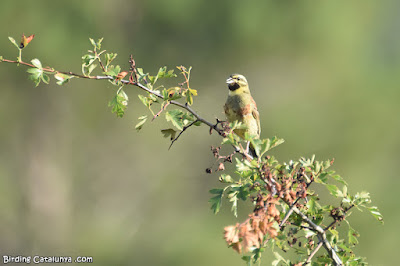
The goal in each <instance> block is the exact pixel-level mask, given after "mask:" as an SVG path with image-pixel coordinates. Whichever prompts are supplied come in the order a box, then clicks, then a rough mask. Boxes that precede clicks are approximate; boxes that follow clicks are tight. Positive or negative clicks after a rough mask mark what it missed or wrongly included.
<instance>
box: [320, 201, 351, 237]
mask: <svg viewBox="0 0 400 266" xmlns="http://www.w3.org/2000/svg"><path fill="white" fill-rule="evenodd" d="M353 207H354V204H353V205H351V206H350V207H348V208H347V209H346V210H345V211H344V215H343V216H346V214H347V212H348V211H350V209H351V208H353ZM338 221H339V220H333V221H332V222H331V223H330V224H329V225H328V226H327V227H325V229H324V231H328V230H329V229H330V228H332V226H334V225H335V224H336V223H337V222H338Z"/></svg>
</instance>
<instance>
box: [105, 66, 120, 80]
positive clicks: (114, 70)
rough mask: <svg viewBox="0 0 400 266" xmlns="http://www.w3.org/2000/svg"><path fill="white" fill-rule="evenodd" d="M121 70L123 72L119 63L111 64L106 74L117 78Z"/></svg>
mask: <svg viewBox="0 0 400 266" xmlns="http://www.w3.org/2000/svg"><path fill="white" fill-rule="evenodd" d="M119 72H121V67H120V66H118V65H117V66H110V67H109V69H108V70H107V72H106V73H105V74H106V75H107V76H112V77H114V78H115V77H116V76H117V75H118V74H119Z"/></svg>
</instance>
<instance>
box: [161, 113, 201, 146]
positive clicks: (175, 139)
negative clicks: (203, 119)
mask: <svg viewBox="0 0 400 266" xmlns="http://www.w3.org/2000/svg"><path fill="white" fill-rule="evenodd" d="M197 122H198V120H195V121H193V122H192V123H190V124H189V125H187V126H184V127H183V129H182V130H181V132H179V134H178V136H177V137H176V138H174V139H173V140H172V142H171V145H169V148H168V150H169V149H171V147H172V145H173V144H174V142H175V141H177V140H178V139H179V137H180V136H181V135H182V133H183V132H184V131H185V130H186V129H188V128H189V127H191V126H193V125H194V124H195V123H197Z"/></svg>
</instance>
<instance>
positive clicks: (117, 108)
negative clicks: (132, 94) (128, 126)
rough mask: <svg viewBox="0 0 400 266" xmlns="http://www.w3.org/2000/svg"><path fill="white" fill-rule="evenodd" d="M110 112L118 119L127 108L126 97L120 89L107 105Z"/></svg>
mask: <svg viewBox="0 0 400 266" xmlns="http://www.w3.org/2000/svg"><path fill="white" fill-rule="evenodd" d="M108 106H109V107H111V112H112V113H115V114H116V115H117V116H118V117H123V116H124V114H125V110H126V108H127V106H128V95H126V93H125V92H124V91H123V90H122V89H121V88H120V89H119V90H118V92H117V93H116V95H115V96H114V98H113V99H112V100H111V101H110V102H109V103H108Z"/></svg>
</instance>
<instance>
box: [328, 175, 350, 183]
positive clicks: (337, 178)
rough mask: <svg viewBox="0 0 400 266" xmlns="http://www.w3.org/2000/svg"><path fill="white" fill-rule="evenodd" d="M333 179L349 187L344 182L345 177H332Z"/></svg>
mask: <svg viewBox="0 0 400 266" xmlns="http://www.w3.org/2000/svg"><path fill="white" fill-rule="evenodd" d="M331 177H332V178H333V179H335V180H336V181H337V182H339V183H342V184H343V185H347V182H346V181H344V179H343V177H341V176H340V175H332V176H331Z"/></svg>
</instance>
